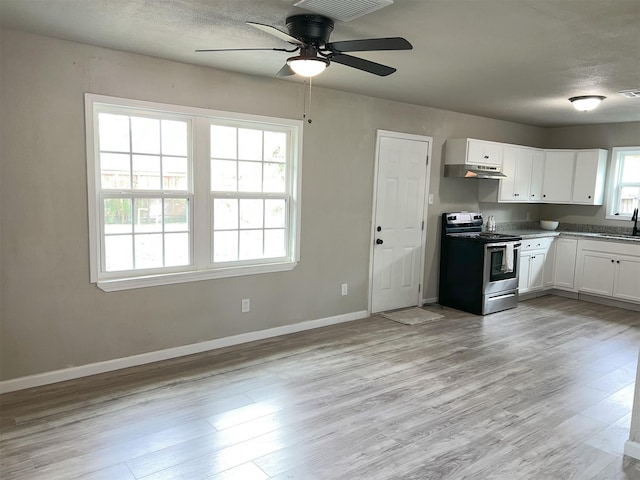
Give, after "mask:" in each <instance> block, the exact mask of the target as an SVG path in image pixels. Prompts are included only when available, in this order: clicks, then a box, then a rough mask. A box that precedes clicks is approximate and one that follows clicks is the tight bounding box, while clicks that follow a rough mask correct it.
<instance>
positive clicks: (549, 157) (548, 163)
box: [542, 150, 576, 203]
mask: <svg viewBox="0 0 640 480" xmlns="http://www.w3.org/2000/svg"><path fill="white" fill-rule="evenodd" d="M575 159H576V152H575V150H546V151H545V155H544V175H543V177H542V201H543V202H544V203H571V197H572V191H573V172H574V169H575V163H576V162H575Z"/></svg>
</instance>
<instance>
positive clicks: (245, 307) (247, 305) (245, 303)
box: [242, 298, 251, 313]
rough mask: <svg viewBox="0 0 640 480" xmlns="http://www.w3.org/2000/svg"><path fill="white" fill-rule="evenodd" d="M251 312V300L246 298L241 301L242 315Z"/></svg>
mask: <svg viewBox="0 0 640 480" xmlns="http://www.w3.org/2000/svg"><path fill="white" fill-rule="evenodd" d="M250 311H251V300H250V299H248V298H243V299H242V313H247V312H250Z"/></svg>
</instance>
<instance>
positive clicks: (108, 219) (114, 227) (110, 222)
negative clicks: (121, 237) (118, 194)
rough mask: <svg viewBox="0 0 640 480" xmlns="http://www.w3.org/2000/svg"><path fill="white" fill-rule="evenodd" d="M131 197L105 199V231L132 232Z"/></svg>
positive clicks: (111, 232)
mask: <svg viewBox="0 0 640 480" xmlns="http://www.w3.org/2000/svg"><path fill="white" fill-rule="evenodd" d="M132 228H133V227H132V224H131V199H130V198H108V199H106V200H105V201H104V233H105V234H113V233H131V231H132Z"/></svg>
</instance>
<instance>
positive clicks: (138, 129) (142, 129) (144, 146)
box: [131, 117, 160, 154]
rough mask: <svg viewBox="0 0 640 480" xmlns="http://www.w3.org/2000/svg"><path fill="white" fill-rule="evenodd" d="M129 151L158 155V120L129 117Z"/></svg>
mask: <svg viewBox="0 0 640 480" xmlns="http://www.w3.org/2000/svg"><path fill="white" fill-rule="evenodd" d="M131 150H132V151H133V152H134V153H151V154H153V153H155V154H159V153H160V120H156V119H154V118H143V117H131Z"/></svg>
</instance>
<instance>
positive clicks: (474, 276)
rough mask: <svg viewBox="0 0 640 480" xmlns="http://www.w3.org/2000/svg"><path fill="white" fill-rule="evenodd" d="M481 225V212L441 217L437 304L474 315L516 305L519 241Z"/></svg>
mask: <svg viewBox="0 0 640 480" xmlns="http://www.w3.org/2000/svg"><path fill="white" fill-rule="evenodd" d="M482 225H483V218H482V214H481V213H472V212H452V213H443V214H442V235H441V255H440V288H439V303H440V304H441V305H444V306H447V307H452V308H455V309H458V310H463V311H465V312H470V313H475V314H477V315H486V314H489V313H494V312H499V311H501V310H507V309H509V308H514V307H515V306H517V305H518V273H519V268H520V265H519V263H518V258H519V249H520V241H521V240H522V239H521V238H520V237H517V236H513V235H506V234H500V233H493V232H483V231H482Z"/></svg>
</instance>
